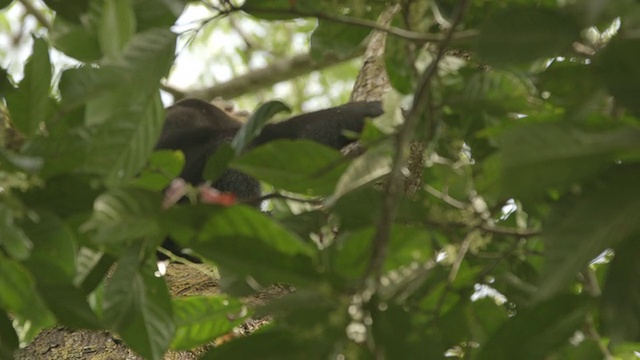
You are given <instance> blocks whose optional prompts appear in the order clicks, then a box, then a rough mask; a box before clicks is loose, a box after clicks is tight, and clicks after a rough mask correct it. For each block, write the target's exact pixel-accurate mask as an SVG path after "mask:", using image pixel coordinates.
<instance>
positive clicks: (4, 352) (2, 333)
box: [0, 311, 20, 359]
mask: <svg viewBox="0 0 640 360" xmlns="http://www.w3.org/2000/svg"><path fill="white" fill-rule="evenodd" d="M18 346H20V341H19V339H18V334H16V330H15V329H14V328H13V325H12V324H11V319H10V318H9V315H8V314H7V313H6V312H4V311H0V357H2V358H3V359H13V352H14V351H16V350H18Z"/></svg>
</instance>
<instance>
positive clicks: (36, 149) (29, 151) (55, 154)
mask: <svg viewBox="0 0 640 360" xmlns="http://www.w3.org/2000/svg"><path fill="white" fill-rule="evenodd" d="M86 135H87V134H86V133H85V132H83V131H77V130H71V131H67V132H64V133H61V134H59V135H56V136H49V137H41V136H39V137H36V138H34V139H33V140H31V141H29V142H28V143H27V144H26V145H25V147H24V150H23V152H24V153H25V154H26V155H29V156H33V157H40V158H42V159H44V165H43V167H42V170H41V171H40V173H39V174H38V175H39V176H40V177H41V178H43V179H48V178H51V177H54V176H57V175H61V174H65V173H67V172H70V171H71V170H75V169H77V168H79V167H80V166H82V164H84V163H85V162H86V161H87V160H86V158H87V151H88V149H89V142H90V141H89V139H87V137H88V136H86Z"/></svg>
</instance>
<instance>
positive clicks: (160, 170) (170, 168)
mask: <svg viewBox="0 0 640 360" xmlns="http://www.w3.org/2000/svg"><path fill="white" fill-rule="evenodd" d="M183 166H184V154H183V153H182V152H181V151H171V150H159V151H154V152H153V153H152V154H151V157H149V162H148V163H147V166H146V167H145V168H144V169H143V170H142V172H141V173H140V174H139V175H138V177H136V178H135V179H134V180H133V183H132V185H133V186H136V187H141V188H143V189H147V190H155V191H162V190H163V189H164V188H166V187H167V186H169V184H170V183H171V181H172V180H173V179H175V178H177V177H178V176H179V175H180V171H182V167H183Z"/></svg>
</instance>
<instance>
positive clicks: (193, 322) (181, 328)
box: [171, 295, 248, 350]
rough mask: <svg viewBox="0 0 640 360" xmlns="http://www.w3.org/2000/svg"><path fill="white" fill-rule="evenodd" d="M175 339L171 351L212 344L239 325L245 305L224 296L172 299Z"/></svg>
mask: <svg viewBox="0 0 640 360" xmlns="http://www.w3.org/2000/svg"><path fill="white" fill-rule="evenodd" d="M172 302H173V313H174V318H175V321H176V326H177V330H176V336H175V338H174V339H173V342H172V343H171V348H172V349H176V350H188V349H192V348H194V347H196V346H199V345H202V344H205V343H207V342H211V341H213V340H214V339H215V338H217V337H219V336H222V335H224V334H227V333H229V332H230V331H232V330H233V328H234V327H236V326H239V325H240V324H242V323H243V322H244V320H245V319H246V318H247V316H248V311H247V309H246V308H245V306H244V305H243V304H242V303H241V302H240V301H239V300H237V299H234V298H230V297H227V296H222V295H218V296H191V297H183V298H177V299H172Z"/></svg>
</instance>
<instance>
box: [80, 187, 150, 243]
mask: <svg viewBox="0 0 640 360" xmlns="http://www.w3.org/2000/svg"><path fill="white" fill-rule="evenodd" d="M161 202H162V199H161V194H159V193H157V192H152V191H146V190H142V189H114V190H112V191H109V192H107V193H105V194H103V195H100V196H99V197H98V198H97V199H96V200H95V203H94V212H93V214H92V216H91V218H90V219H89V220H88V221H87V222H86V223H85V224H84V225H83V227H82V229H83V230H84V231H93V232H94V234H93V237H92V241H93V242H94V243H97V244H103V245H113V244H119V243H123V242H127V241H131V240H134V239H140V238H152V239H153V238H156V237H159V236H160V235H161V230H160V224H159V223H158V215H159V213H160V205H161Z"/></svg>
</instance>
